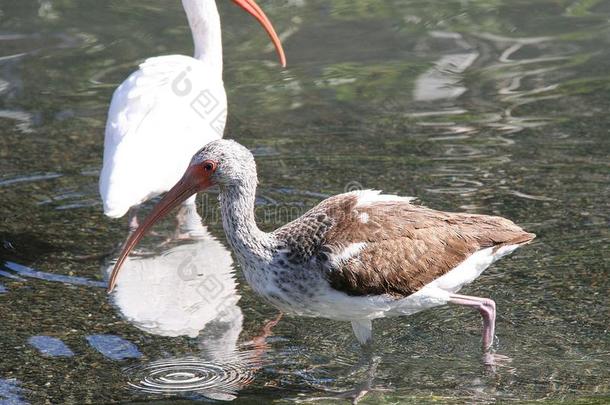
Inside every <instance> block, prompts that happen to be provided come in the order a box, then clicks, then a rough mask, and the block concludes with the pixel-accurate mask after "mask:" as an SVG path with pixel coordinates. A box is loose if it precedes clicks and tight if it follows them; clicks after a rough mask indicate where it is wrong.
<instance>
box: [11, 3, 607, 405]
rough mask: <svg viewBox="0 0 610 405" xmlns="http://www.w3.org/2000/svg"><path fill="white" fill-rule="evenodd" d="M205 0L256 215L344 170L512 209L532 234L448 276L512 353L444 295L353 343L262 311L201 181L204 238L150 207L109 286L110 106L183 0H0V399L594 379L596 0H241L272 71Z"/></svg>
mask: <svg viewBox="0 0 610 405" xmlns="http://www.w3.org/2000/svg"><path fill="white" fill-rule="evenodd" d="M218 3H219V4H220V7H221V14H222V17H223V23H224V26H225V30H224V44H225V84H226V87H227V92H228V96H229V106H230V112H229V121H228V128H227V137H231V138H235V139H237V140H239V141H240V142H243V143H244V144H246V145H247V146H248V147H250V148H252V150H253V151H254V152H255V154H256V156H257V161H258V165H259V176H260V180H261V188H260V193H259V198H258V208H257V218H258V219H259V221H260V222H261V226H262V227H263V228H265V229H272V228H274V227H276V226H278V225H279V224H281V223H284V222H286V221H289V220H291V219H293V218H294V217H296V216H297V215H299V214H300V213H302V212H304V210H306V209H307V208H309V207H311V206H312V205H313V204H315V203H316V202H318V201H319V200H320V199H322V198H324V196H327V195H331V194H335V193H338V192H342V191H344V190H352V189H354V188H360V187H367V188H368V187H370V188H377V189H383V190H384V191H387V192H393V193H400V194H403V195H412V196H417V197H418V198H419V200H420V202H422V203H423V204H426V205H428V206H431V207H433V208H438V209H446V210H463V211H468V212H476V213H489V214H499V215H503V216H507V217H509V218H511V219H513V220H515V222H517V223H519V224H521V225H523V226H524V227H525V228H526V229H528V230H530V231H532V232H535V233H536V234H537V235H538V238H537V239H536V242H535V243H534V244H532V245H530V246H528V247H527V248H524V249H521V250H520V251H519V252H517V253H516V254H514V255H513V256H512V257H510V258H507V259H504V260H503V261H501V262H499V263H497V264H496V265H494V266H493V267H492V268H491V269H489V270H488V271H487V272H486V273H485V274H484V275H483V276H482V277H481V278H480V279H479V280H477V282H476V283H474V284H473V285H472V286H470V287H469V288H468V289H467V292H466V293H468V294H473V295H481V296H490V297H492V298H494V299H495V300H496V302H497V304H498V321H497V332H496V333H497V336H498V340H497V342H496V350H497V352H498V354H500V355H502V356H505V357H506V358H507V359H505V361H503V362H500V363H499V364H498V366H497V367H496V368H495V369H490V368H487V367H485V366H484V365H483V364H482V362H481V355H480V348H479V344H480V342H479V339H480V337H479V334H480V320H479V318H478V314H476V313H472V312H470V311H466V310H462V309H460V308H449V307H447V308H439V309H435V310H432V311H427V312H424V313H421V314H417V315H415V316H412V317H409V318H403V319H399V320H396V319H394V320H381V321H378V322H376V324H375V339H376V344H375V348H374V353H373V354H370V355H367V354H366V353H363V352H362V350H361V349H360V348H359V346H358V345H357V344H356V342H355V340H354V338H353V337H352V335H351V329H350V327H349V325H347V324H343V323H337V322H332V321H328V320H322V319H295V318H284V319H282V320H281V321H280V322H279V323H278V324H277V325H275V326H273V325H272V324H269V323H268V322H269V320H271V319H273V318H275V316H276V312H275V310H274V309H273V308H270V307H269V306H267V305H266V304H264V303H263V302H262V301H261V300H259V299H258V298H257V297H255V296H254V295H253V293H252V292H251V290H250V289H249V287H248V286H247V285H246V284H245V282H244V280H243V277H242V275H241V270H240V269H239V268H235V267H234V266H233V265H232V260H231V257H230V254H229V252H228V251H227V250H226V244H225V243H224V236H223V233H222V230H221V227H220V223H219V221H218V219H219V217H218V212H217V206H216V205H215V202H214V198H205V199H202V201H201V204H200V208H201V210H200V214H201V215H202V216H203V217H204V220H205V222H206V225H207V229H206V231H205V233H204V235H203V236H202V239H201V240H199V241H198V242H196V243H195V244H193V245H189V244H183V243H177V244H170V245H164V244H163V242H164V241H165V239H166V236H168V235H170V234H172V232H173V227H174V224H173V223H172V221H167V223H165V224H164V226H160V227H159V228H158V234H157V235H156V236H153V237H151V238H149V239H148V240H147V241H146V242H145V243H144V244H143V246H142V251H141V252H139V253H140V256H137V255H135V256H134V257H133V258H132V259H133V260H132V261H131V263H130V265H131V266H132V267H131V271H130V274H131V275H132V279H131V281H132V284H131V285H129V283H128V281H129V280H128V279H125V280H124V282H123V286H124V287H123V290H122V291H117V293H116V295H115V296H112V297H110V298H109V297H107V295H106V293H105V291H104V289H103V288H102V287H103V286H104V285H105V281H104V277H105V271H106V269H107V267H108V265H109V263H108V260H109V259H111V258H112V257H113V256H112V254H110V253H109V252H111V251H113V250H115V249H116V248H117V246H118V245H119V244H120V242H121V241H122V240H123V238H124V236H125V232H126V224H125V223H124V221H121V220H118V221H111V220H109V219H107V218H104V217H103V216H102V215H101V204H100V202H99V197H98V194H97V177H98V175H99V168H100V166H101V156H102V145H103V128H104V124H105V119H106V111H107V107H108V103H109V100H110V97H111V94H112V91H113V89H114V88H115V87H116V86H117V85H118V83H120V81H121V80H123V79H124V78H125V77H126V76H127V75H128V74H129V72H131V71H132V70H134V69H135V66H136V65H137V63H138V62H139V61H141V60H142V59H144V58H146V57H149V56H155V55H161V54H167V53H183V54H189V53H191V52H192V51H191V49H192V45H191V38H190V34H189V32H188V27H187V26H186V20H185V18H184V15H183V13H182V10H181V7H180V2H178V1H175V2H167V1H163V0H149V1H143V0H133V1H130V2H99V1H93V0H79V1H73V0H63V1H49V0H37V1H34V0H19V1H16V0H15V1H13V0H0V131H1V133H2V136H0V219H1V222H0V237H1V241H0V242H2V243H1V244H0V313H1V314H2V315H0V320H1V322H2V327H1V328H0V356H1V358H2V359H3V361H2V362H1V363H0V402H2V401H3V400H5V401H9V402H10V401H13V402H11V403H27V402H30V403H44V402H53V403H85V402H90V403H111V402H118V401H156V400H180V399H182V400H186V401H188V400H199V399H204V398H212V399H217V400H234V401H235V402H240V401H242V402H244V403H261V402H262V403H265V402H278V403H293V402H309V401H312V400H316V401H319V402H322V403H326V402H331V401H332V400H334V399H343V398H344V397H348V396H350V395H356V394H358V393H362V392H364V391H367V390H368V391H371V392H370V393H369V394H368V395H367V396H365V397H364V400H363V402H365V403H367V402H368V403H414V404H420V403H468V404H470V403H493V402H496V401H498V402H507V401H516V402H519V401H523V402H527V401H538V400H540V401H546V402H549V403H554V402H561V401H567V402H580V403H583V404H585V403H586V404H588V403H596V402H597V403H605V402H608V401H610V397H609V396H610V394H609V390H610V373H609V371H608V370H610V344H609V341H610V340H609V338H608V308H609V302H608V298H607V295H608V294H607V292H608V290H609V288H610V285H609V281H608V280H609V278H608V262H609V257H608V244H609V241H610V235H609V232H608V229H609V227H608V225H609V223H610V221H609V219H610V218H609V216H608V213H609V212H610V210H609V208H610V206H609V204H608V201H609V200H610V192H609V190H610V188H609V184H610V170H609V169H610V165H609V163H608V162H609V159H608V157H609V156H610V136H609V135H610V133H609V131H608V128H610V121H609V119H608V111H609V110H610V100H609V99H608V91H609V90H610V76H609V75H608V72H610V53H609V51H608V49H610V47H609V42H610V41H609V38H610V35H609V34H610V25H609V23H608V21H610V2H608V1H599V0H593V1H578V0H570V1H561V0H560V1H550V0H540V1H536V2H524V1H507V0H505V1H502V0H493V1H492V0H489V1H476V2H463V1H445V2H423V1H412V0H409V1H405V0H387V1H372V0H350V1H344V0H298V1H297V0H291V1H280V0H268V1H261V6H262V7H263V8H264V9H265V10H266V11H267V12H268V14H269V16H270V18H271V19H272V20H273V21H274V24H275V26H276V28H277V29H278V31H280V32H281V35H282V37H283V38H284V43H285V48H286V52H287V56H288V64H289V66H288V68H287V69H285V70H282V69H279V67H278V66H277V64H276V61H275V56H274V55H273V50H272V49H271V48H269V47H267V38H266V37H265V35H264V33H263V32H262V31H261V30H260V28H259V27H258V26H257V25H256V24H255V23H254V22H253V21H251V19H250V18H249V17H247V16H245V15H242V14H243V13H242V12H241V11H239V9H237V8H236V7H233V6H232V5H231V4H230V3H229V2H227V3H226V4H225V3H224V2H218ZM260 49H264V52H260V51H259V50H260ZM212 197H213V196H212ZM192 251H198V252H205V255H204V256H205V257H207V258H209V257H214V260H206V259H205V258H198V256H196V255H194V254H192V253H189V252H192ZM100 268H102V271H100ZM139 272H141V273H139ZM140 274H141V276H140ZM141 290H146V291H149V292H151V293H150V294H147V295H145V296H144V295H142V293H141ZM138 291H140V292H138ZM152 292H154V294H152ZM138 297H142V299H137V298H138ZM144 297H145V299H144ZM176 297H178V299H177V298H176ZM210 297H215V298H214V299H211V298H210ZM92 337H93V339H92ZM100 339H101V340H100ZM100 342H101V343H100ZM54 353H55V354H57V353H59V354H57V355H54ZM68 353H70V354H73V355H71V356H67V354H68ZM117 353H118V354H117ZM136 353H137V355H136ZM332 403H334V401H332Z"/></svg>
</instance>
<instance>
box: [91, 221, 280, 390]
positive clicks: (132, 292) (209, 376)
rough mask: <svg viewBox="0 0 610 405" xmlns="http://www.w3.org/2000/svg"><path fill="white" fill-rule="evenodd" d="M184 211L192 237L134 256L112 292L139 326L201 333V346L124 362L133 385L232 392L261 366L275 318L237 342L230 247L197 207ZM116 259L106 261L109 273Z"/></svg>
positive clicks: (165, 332) (239, 317) (173, 333)
mask: <svg viewBox="0 0 610 405" xmlns="http://www.w3.org/2000/svg"><path fill="white" fill-rule="evenodd" d="M179 216H180V217H181V218H180V222H181V226H180V231H181V233H185V234H188V235H190V237H191V239H190V240H187V241H183V242H180V243H179V244H178V245H176V244H175V243H172V244H171V245H168V247H167V248H166V249H165V250H164V251H162V252H159V253H156V254H153V255H144V256H139V257H138V256H135V257H131V258H129V259H128V260H127V261H126V262H125V265H124V266H125V269H124V270H123V271H122V272H121V274H120V276H119V279H118V282H117V286H116V289H115V292H114V293H113V294H112V298H111V299H112V301H113V303H114V304H115V305H116V307H117V308H118V310H119V311H120V313H121V315H122V316H123V317H124V318H125V319H126V320H127V321H128V322H130V323H131V324H133V325H134V326H136V327H137V328H139V329H141V330H143V331H145V332H147V333H150V334H154V335H160V336H170V337H177V336H189V337H191V338H198V341H197V343H198V348H199V350H195V352H191V353H188V354H184V353H182V354H179V355H174V356H170V357H164V358H160V359H156V360H153V361H150V362H146V363H138V364H135V365H134V366H133V367H130V368H128V369H126V370H125V373H126V377H127V380H128V385H129V386H130V387H132V388H134V389H136V390H138V391H142V392H147V393H152V394H181V393H182V394H185V393H196V394H199V395H202V396H205V397H208V398H212V399H215V400H225V401H228V400H233V399H235V398H236V395H237V392H238V391H239V390H240V389H241V388H243V387H244V386H246V385H248V384H250V383H251V382H252V380H253V378H254V375H255V374H256V371H257V370H258V369H259V368H260V367H261V360H262V358H263V355H264V353H265V351H266V349H267V347H266V344H265V343H264V340H265V337H266V336H267V335H268V334H270V333H271V332H270V326H269V327H267V330H265V329H264V330H263V336H261V337H258V338H255V339H253V341H252V342H250V343H249V344H247V345H245V346H244V344H240V343H238V339H239V336H240V334H241V332H242V328H243V314H242V311H241V308H240V307H239V306H238V305H237V304H238V301H239V299H240V296H239V294H238V293H237V282H236V280H235V274H234V267H233V259H232V257H231V253H230V252H229V250H228V249H227V248H225V246H224V245H222V244H221V243H220V242H219V241H218V240H217V239H215V238H214V237H213V236H211V235H210V233H209V232H208V230H207V228H206V227H204V226H202V225H201V218H200V217H199V215H198V214H197V212H196V211H195V210H186V211H185V210H183V211H181V213H180V214H179ZM193 235H197V236H196V238H193ZM112 265H113V263H109V264H107V265H106V266H105V267H104V269H103V270H104V272H105V273H106V275H109V273H110V272H111V271H112ZM257 339H258V340H257Z"/></svg>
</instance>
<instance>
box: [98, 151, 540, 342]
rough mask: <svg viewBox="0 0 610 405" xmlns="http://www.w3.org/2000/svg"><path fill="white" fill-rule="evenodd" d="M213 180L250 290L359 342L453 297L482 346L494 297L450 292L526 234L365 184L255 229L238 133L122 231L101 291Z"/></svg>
mask: <svg viewBox="0 0 610 405" xmlns="http://www.w3.org/2000/svg"><path fill="white" fill-rule="evenodd" d="M214 185H218V186H219V188H220V206H221V214H222V223H223V227H224V230H225V233H226V235H227V239H228V241H229V243H230V245H231V247H232V249H233V250H234V251H235V254H236V257H237V259H238V261H239V263H240V265H241V267H242V269H243V271H244V274H245V278H246V280H247V281H248V283H249V284H250V285H251V286H252V288H253V290H254V291H256V292H257V293H258V294H260V295H261V296H262V297H264V298H265V299H266V300H267V301H269V302H270V303H271V304H273V305H274V306H276V307H277V308H279V309H280V310H281V311H282V312H285V313H289V314H296V315H301V316H309V317H324V318H330V319H335V320H342V321H350V322H351V324H352V328H353V331H354V333H355V335H356V338H357V339H358V341H359V342H360V343H362V344H365V343H367V342H369V341H370V340H371V338H372V322H371V321H372V320H374V319H377V318H383V317H392V316H400V315H410V314H413V313H416V312H419V311H421V310H424V309H427V308H432V307H436V306H439V305H444V304H457V305H464V306H467V307H472V308H475V309H477V310H478V311H479V312H480V313H481V315H482V317H483V325H484V327H483V348H484V350H485V351H487V350H488V349H489V348H490V347H491V344H492V341H493V337H494V326H495V317H496V307H495V303H494V301H492V300H491V299H488V298H479V297H471V296H466V295H459V294H457V293H458V291H459V290H460V289H461V288H462V287H463V286H464V285H466V284H468V283H470V282H472V281H473V280H474V279H476V278H477V277H478V276H479V275H480V274H481V273H482V272H483V270H485V269H486V268H487V267H488V266H489V265H490V264H492V263H493V262H494V261H496V260H498V259H499V258H501V257H503V256H505V255H507V254H509V253H511V252H512V251H514V250H515V249H517V248H518V247H520V246H522V245H525V244H527V243H529V242H531V241H532V240H533V239H534V237H535V235H534V234H532V233H528V232H525V231H524V230H523V229H521V228H520V227H518V226H517V225H515V224H514V223H513V222H511V221H509V220H508V219H504V218H501V217H496V216H487V215H475V214H466V213H450V212H442V211H435V210H433V209H429V208H425V207H422V206H419V205H414V204H411V202H410V199H409V198H405V197H398V196H395V195H385V194H381V193H380V192H378V191H374V190H364V191H355V192H349V193H345V194H340V195H336V196H334V197H331V198H328V199H326V200H324V201H322V202H321V203H320V204H319V205H317V206H316V207H314V208H313V209H311V210H310V211H308V212H307V213H305V214H304V215H303V216H302V217H300V218H298V219H296V220H294V221H292V222H290V223H288V224H286V225H284V226H282V227H281V228H279V229H277V230H275V231H274V232H271V233H267V232H263V231H261V230H260V229H259V228H258V227H257V225H256V222H255V219H254V218H255V217H254V201H255V192H256V186H257V175H256V165H255V162H254V158H253V156H252V154H251V153H250V151H249V150H248V149H246V148H245V147H243V146H241V145H240V144H238V143H237V142H234V141H230V140H218V141H214V142H211V143H209V144H208V145H206V146H204V147H203V148H202V149H201V150H200V151H199V152H197V153H196V154H195V155H194V156H193V158H192V160H191V162H190V164H189V166H188V168H187V170H186V172H185V174H184V175H183V177H182V178H181V180H180V181H179V182H178V183H177V184H176V185H175V186H174V187H173V188H172V189H171V190H170V191H169V192H168V193H167V194H166V195H165V196H164V197H163V199H162V200H161V201H160V202H159V203H158V204H157V205H156V206H155V208H154V209H153V211H152V212H151V213H150V215H149V216H148V218H147V219H146V220H145V221H144V222H143V224H142V225H141V227H140V228H138V229H137V231H136V232H135V233H133V234H132V235H131V237H130V238H129V239H128V240H127V242H126V244H125V246H124V248H123V251H122V252H121V255H120V256H119V258H118V260H117V262H116V264H115V266H114V269H113V272H112V275H111V277H110V283H109V290H110V291H112V289H113V288H114V284H115V282H116V278H117V275H118V274H119V270H120V269H121V265H122V264H123V262H124V260H125V258H126V257H127V255H128V254H129V252H130V251H131V249H132V248H133V247H134V246H135V245H136V244H137V243H138V241H139V240H140V239H141V238H142V236H143V235H144V234H145V233H146V232H147V231H148V230H149V229H150V228H151V227H152V225H153V224H154V223H155V222H156V221H157V220H158V219H159V218H161V217H163V216H164V215H166V214H167V213H168V212H169V211H170V210H172V209H173V208H174V207H176V206H177V205H179V204H180V203H181V202H183V201H184V200H186V199H188V198H190V197H191V196H192V195H194V194H195V193H197V192H199V191H204V190H206V189H208V188H209V187H211V186H214Z"/></svg>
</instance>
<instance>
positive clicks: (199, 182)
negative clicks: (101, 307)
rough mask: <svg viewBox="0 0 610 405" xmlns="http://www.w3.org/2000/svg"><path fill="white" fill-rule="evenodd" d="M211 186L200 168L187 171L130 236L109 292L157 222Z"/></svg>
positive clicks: (191, 167) (111, 277) (117, 262)
mask: <svg viewBox="0 0 610 405" xmlns="http://www.w3.org/2000/svg"><path fill="white" fill-rule="evenodd" d="M211 186H212V182H211V180H210V178H209V176H207V175H205V174H203V173H202V171H201V170H200V168H199V167H198V166H190V167H189V168H188V169H187V170H186V173H185V174H184V176H182V179H180V181H179V182H178V183H177V184H176V185H175V186H174V187H172V189H171V190H169V191H168V192H167V193H166V194H165V196H163V198H162V199H161V201H159V203H158V204H157V205H155V207H154V208H153V209H152V211H151V212H150V214H148V216H147V217H146V219H145V220H144V221H143V222H142V224H141V225H140V226H139V227H138V229H136V230H135V232H133V233H132V234H131V235H130V236H129V238H128V239H127V241H126V242H125V244H124V245H123V250H122V251H121V254H120V255H119V258H118V259H117V261H116V263H115V265H114V268H113V269H112V273H111V274H110V280H109V282H108V292H112V290H113V289H114V286H115V284H116V280H117V277H118V275H119V271H120V270H121V266H122V265H123V263H124V262H125V259H127V256H129V252H131V251H132V249H133V248H134V247H135V246H136V245H137V244H138V242H139V241H140V239H142V237H144V235H146V233H147V232H148V231H149V230H150V228H152V227H153V225H154V224H155V223H156V222H157V221H159V220H160V219H161V218H163V217H164V216H165V215H167V213H169V212H170V211H171V210H173V209H174V208H175V207H177V206H178V205H180V204H181V203H182V202H184V201H185V200H186V199H187V198H189V197H190V196H192V195H193V194H196V193H197V192H199V191H203V190H205V189H207V188H209V187H211Z"/></svg>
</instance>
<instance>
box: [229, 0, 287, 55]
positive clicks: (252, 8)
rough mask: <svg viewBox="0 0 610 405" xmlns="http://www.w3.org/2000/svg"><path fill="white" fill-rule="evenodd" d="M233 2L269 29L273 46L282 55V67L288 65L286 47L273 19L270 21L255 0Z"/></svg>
mask: <svg viewBox="0 0 610 405" xmlns="http://www.w3.org/2000/svg"><path fill="white" fill-rule="evenodd" d="M233 2H234V3H235V4H237V5H238V6H240V7H241V8H243V9H244V10H246V11H247V12H248V13H249V14H251V15H252V16H253V17H254V18H256V19H257V21H258V22H259V23H260V24H261V25H262V26H263V28H264V29H265V31H267V34H269V38H271V42H273V46H275V50H276V51H277V53H278V55H279V57H280V64H281V65H282V67H286V55H285V54H284V48H282V42H281V41H280V38H279V37H278V36H277V34H276V32H275V29H274V28H273V25H271V21H269V19H268V18H267V16H266V15H265V13H264V12H263V10H262V9H261V8H260V7H259V6H258V4H256V2H255V1H254V0H233Z"/></svg>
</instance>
